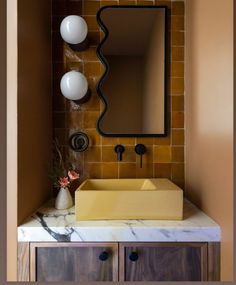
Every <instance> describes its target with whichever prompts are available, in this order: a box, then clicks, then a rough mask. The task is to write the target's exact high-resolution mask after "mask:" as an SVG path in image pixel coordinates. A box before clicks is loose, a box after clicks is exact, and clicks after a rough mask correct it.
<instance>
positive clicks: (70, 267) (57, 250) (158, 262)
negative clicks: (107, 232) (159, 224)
mask: <svg viewBox="0 0 236 285" xmlns="http://www.w3.org/2000/svg"><path fill="white" fill-rule="evenodd" d="M219 280H220V243H207V242H203V243H200V242H197V243H179V242H178V243H173V242H169V243H165V242H161V243H149V242H148V243H134V242H131V243H73V242H70V243H60V242H59V243H19V246H18V281H46V282H50V281H54V282H55V281H56V282H58V281H74V282H86V281H219Z"/></svg>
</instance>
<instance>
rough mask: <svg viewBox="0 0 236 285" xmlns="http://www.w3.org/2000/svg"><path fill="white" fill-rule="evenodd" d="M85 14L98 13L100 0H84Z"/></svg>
mask: <svg viewBox="0 0 236 285" xmlns="http://www.w3.org/2000/svg"><path fill="white" fill-rule="evenodd" d="M83 3H84V6H83V15H85V16H87V15H96V13H97V11H98V10H99V8H100V1H90V0H85V1H83Z"/></svg>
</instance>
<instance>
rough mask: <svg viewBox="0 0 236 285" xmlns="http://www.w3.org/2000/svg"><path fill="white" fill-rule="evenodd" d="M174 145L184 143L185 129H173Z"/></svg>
mask: <svg viewBox="0 0 236 285" xmlns="http://www.w3.org/2000/svg"><path fill="white" fill-rule="evenodd" d="M172 145H184V130H183V129H182V130H172Z"/></svg>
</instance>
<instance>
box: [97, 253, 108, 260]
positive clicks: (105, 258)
mask: <svg viewBox="0 0 236 285" xmlns="http://www.w3.org/2000/svg"><path fill="white" fill-rule="evenodd" d="M108 257H109V253H108V252H107V251H103V252H102V253H101V254H100V255H99V259H100V260H101V261H106V260H107V259H108Z"/></svg>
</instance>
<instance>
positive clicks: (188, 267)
mask: <svg viewBox="0 0 236 285" xmlns="http://www.w3.org/2000/svg"><path fill="white" fill-rule="evenodd" d="M119 270H120V274H119V276H120V281H206V280H207V243H122V244H120V249H119Z"/></svg>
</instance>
